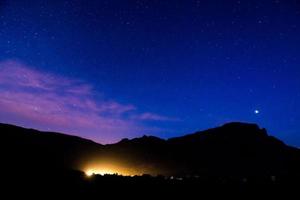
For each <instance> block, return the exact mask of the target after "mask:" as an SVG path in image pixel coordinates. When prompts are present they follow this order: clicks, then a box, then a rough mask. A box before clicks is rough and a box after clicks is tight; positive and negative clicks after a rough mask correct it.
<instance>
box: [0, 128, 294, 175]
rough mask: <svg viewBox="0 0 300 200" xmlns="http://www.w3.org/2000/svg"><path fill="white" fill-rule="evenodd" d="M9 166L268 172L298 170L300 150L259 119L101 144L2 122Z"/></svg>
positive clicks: (193, 172) (182, 172)
mask: <svg viewBox="0 0 300 200" xmlns="http://www.w3.org/2000/svg"><path fill="white" fill-rule="evenodd" d="M0 133H1V141H0V144H1V147H2V153H3V156H2V161H3V162H2V163H4V164H3V165H5V167H6V168H7V170H12V169H14V170H15V171H19V172H20V171H21V173H22V171H25V169H26V170H33V169H34V170H38V171H45V170H53V169H61V168H64V169H78V170H85V169H86V167H87V166H88V165H89V163H90V162H92V161H93V162H98V161H99V162H102V161H103V162H105V161H107V160H110V161H112V160H113V161H114V162H115V163H118V164H119V165H123V166H122V167H124V166H125V167H126V168H130V169H131V171H136V172H137V173H138V174H143V173H148V174H153V175H155V174H163V175H168V176H171V175H172V176H206V177H210V176H218V177H231V178H235V177H245V176H247V177H251V176H259V177H262V176H264V177H270V176H283V175H286V174H289V173H291V174H292V173H293V174H294V173H299V172H298V171H299V169H300V168H299V167H300V164H299V163H300V152H299V150H298V149H296V148H292V147H289V146H287V145H285V144H284V143H283V142H281V141H280V140H278V139H276V138H274V137H272V136H269V135H268V134H267V132H266V130H265V129H260V128H259V127H258V126H257V125H255V124H245V123H230V124H225V125H223V126H221V127H217V128H214V129H209V130H206V131H202V132H196V133H194V134H189V135H185V136H183V137H177V138H171V139H168V140H163V139H160V138H157V137H153V136H143V137H141V138H135V139H132V140H128V139H123V140H121V141H120V142H119V143H116V144H111V145H100V144H97V143H95V142H92V141H90V140H86V139H82V138H79V137H74V136H69V135H64V134H59V133H48V132H39V131H36V130H32V129H24V128H20V127H16V126H12V125H5V124H0Z"/></svg>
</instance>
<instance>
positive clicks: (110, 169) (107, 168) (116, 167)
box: [84, 163, 139, 177]
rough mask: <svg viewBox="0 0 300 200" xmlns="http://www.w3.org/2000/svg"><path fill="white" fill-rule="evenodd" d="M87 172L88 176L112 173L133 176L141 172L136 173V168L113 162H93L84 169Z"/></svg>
mask: <svg viewBox="0 0 300 200" xmlns="http://www.w3.org/2000/svg"><path fill="white" fill-rule="evenodd" d="M84 172H85V174H86V175H87V176H89V177H90V176H93V175H106V174H109V175H112V174H118V175H122V176H133V175H139V173H136V171H135V170H133V169H131V168H126V167H124V166H122V165H120V164H116V163H114V164H112V163H109V164H108V163H106V164H104V163H101V164H93V165H90V166H87V167H86V169H85V170H84Z"/></svg>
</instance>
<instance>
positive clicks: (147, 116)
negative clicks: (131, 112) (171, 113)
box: [133, 112, 178, 121]
mask: <svg viewBox="0 0 300 200" xmlns="http://www.w3.org/2000/svg"><path fill="white" fill-rule="evenodd" d="M133 118H134V119H137V120H146V121H149V120H150V121H178V119H175V118H171V117H167V116H162V115H158V114H155V113H149V112H146V113H142V114H140V115H136V116H133Z"/></svg>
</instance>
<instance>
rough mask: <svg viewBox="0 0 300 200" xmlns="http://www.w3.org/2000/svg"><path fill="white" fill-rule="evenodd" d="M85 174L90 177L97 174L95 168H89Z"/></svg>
mask: <svg viewBox="0 0 300 200" xmlns="http://www.w3.org/2000/svg"><path fill="white" fill-rule="evenodd" d="M85 174H86V175H87V176H89V177H90V176H93V175H94V174H95V172H94V171H93V170H88V171H86V172H85Z"/></svg>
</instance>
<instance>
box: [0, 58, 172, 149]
mask: <svg viewBox="0 0 300 200" xmlns="http://www.w3.org/2000/svg"><path fill="white" fill-rule="evenodd" d="M0 93H1V98H0V110H1V114H0V121H1V122H5V123H12V124H17V125H21V126H25V127H30V128H38V129H41V130H48V131H60V132H64V133H70V134H74V135H78V136H82V137H85V138H89V139H92V140H95V141H97V142H101V143H112V142H116V141H118V140H120V139H121V138H124V137H134V136H138V135H141V134H143V133H146V132H148V131H149V132H150V131H151V132H155V131H156V132H157V131H159V128H155V127H148V126H146V125H145V124H144V123H143V121H149V120H150V121H151V120H154V121H168V120H175V119H172V118H169V117H166V116H161V115H159V114H156V113H150V112H146V113H139V112H138V109H137V108H136V107H135V106H134V105H123V104H121V103H118V102H117V101H114V100H107V99H104V98H103V95H102V94H99V92H96V91H94V90H93V86H92V85H90V84H88V83H85V82H83V81H81V80H74V79H71V78H68V77H62V76H58V75H55V74H51V73H48V72H43V71H37V70H35V69H34V68H32V67H30V66H28V65H26V64H24V63H22V62H19V61H17V60H6V61H2V62H0Z"/></svg>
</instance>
